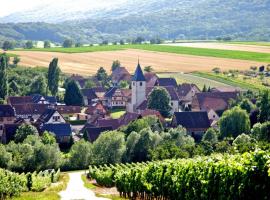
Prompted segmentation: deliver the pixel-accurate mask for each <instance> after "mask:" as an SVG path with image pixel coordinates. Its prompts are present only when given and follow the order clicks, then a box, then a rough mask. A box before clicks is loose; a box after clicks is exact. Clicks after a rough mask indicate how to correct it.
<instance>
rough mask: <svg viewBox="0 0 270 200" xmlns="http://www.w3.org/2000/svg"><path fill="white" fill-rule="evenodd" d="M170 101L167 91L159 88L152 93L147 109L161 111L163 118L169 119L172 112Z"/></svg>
mask: <svg viewBox="0 0 270 200" xmlns="http://www.w3.org/2000/svg"><path fill="white" fill-rule="evenodd" d="M170 101H171V99H170V95H169V94H168V92H167V90H166V89H165V88H162V87H157V88H154V89H153V91H152V92H151V93H150V95H149V98H148V105H147V107H148V108H149V109H153V110H157V111H159V112H160V114H161V115H162V116H163V117H168V116H170V111H171V106H170Z"/></svg>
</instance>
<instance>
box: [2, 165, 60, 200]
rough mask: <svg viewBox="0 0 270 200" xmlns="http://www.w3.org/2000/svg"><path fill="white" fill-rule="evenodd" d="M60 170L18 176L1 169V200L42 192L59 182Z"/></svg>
mask: <svg viewBox="0 0 270 200" xmlns="http://www.w3.org/2000/svg"><path fill="white" fill-rule="evenodd" d="M59 176H60V170H58V171H57V172H55V171H54V170H52V171H51V172H49V171H44V172H39V173H37V172H34V173H32V174H31V173H27V174H24V173H23V174H18V173H14V172H10V171H8V170H4V169H0V199H1V200H2V199H8V198H11V197H14V196H19V195H20V193H21V192H27V191H35V192H41V191H43V190H44V189H46V188H47V187H48V186H50V184H51V183H55V182H57V181H58V179H59Z"/></svg>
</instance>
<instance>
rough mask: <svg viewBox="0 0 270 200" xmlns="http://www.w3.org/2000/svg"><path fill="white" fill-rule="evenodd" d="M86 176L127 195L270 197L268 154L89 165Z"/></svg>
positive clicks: (129, 196) (165, 199)
mask: <svg viewBox="0 0 270 200" xmlns="http://www.w3.org/2000/svg"><path fill="white" fill-rule="evenodd" d="M89 177H90V178H92V179H95V180H96V181H97V183H98V184H99V185H101V186H105V187H113V186H116V188H117V190H118V191H119V193H120V195H121V196H122V197H125V198H129V199H158V200H159V199H160V200H161V199H162V200H167V199H168V200H169V199H187V200H190V199H207V200H208V199H270V192H269V191H270V154H269V152H265V151H256V152H254V153H245V154H243V155H220V154H217V155H212V156H209V157H197V158H194V159H179V160H166V161H156V162H146V163H131V164H117V165H105V166H90V168H89Z"/></svg>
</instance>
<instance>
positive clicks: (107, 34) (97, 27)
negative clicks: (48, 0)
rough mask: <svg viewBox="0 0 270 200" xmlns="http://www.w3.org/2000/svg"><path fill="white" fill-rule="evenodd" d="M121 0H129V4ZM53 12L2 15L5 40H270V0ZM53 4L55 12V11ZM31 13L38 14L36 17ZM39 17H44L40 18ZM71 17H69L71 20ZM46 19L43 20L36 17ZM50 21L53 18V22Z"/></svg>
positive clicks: (174, 1) (162, 0) (153, 0)
mask: <svg viewBox="0 0 270 200" xmlns="http://www.w3.org/2000/svg"><path fill="white" fill-rule="evenodd" d="M122 2H126V3H125V4H124V3H122ZM48 9H50V12H49V14H48V15H46V14H45V13H46V12H47V13H48V10H47V9H46V8H42V9H40V10H39V11H36V12H37V14H36V15H34V13H33V12H32V11H29V13H28V12H27V11H26V12H25V13H24V15H22V14H21V13H17V14H16V13H15V14H13V15H12V16H7V17H5V18H2V19H1V18H0V22H27V23H16V24H14V23H2V24H0V39H1V38H2V39H6V38H9V39H15V40H28V39H30V40H46V39H48V40H51V41H54V42H61V41H62V40H63V39H64V38H72V39H73V40H75V41H80V42H83V43H90V42H91V43H92V42H101V41H102V40H104V39H106V40H109V41H114V40H119V39H120V38H125V39H130V38H134V37H136V36H138V35H139V36H143V37H145V38H146V39H150V38H153V37H161V38H164V39H174V38H178V39H214V38H216V37H219V36H221V37H226V36H230V37H232V38H233V39H236V40H269V38H270V37H269V36H270V34H269V33H270V21H269V20H268V19H269V18H270V12H269V9H270V1H269V0H250V1H244V0H240V1H238V0H228V1H221V0H208V1H205V0H197V1H195V0H171V1H170V3H168V1H166V0H159V1H158V0H149V1H143V0H136V1H128V2H127V1H126V0H122V1H120V0H119V1H117V3H116V4H114V5H113V6H111V7H110V9H102V7H100V8H96V9H90V10H87V9H88V8H87V7H86V8H85V9H84V10H83V11H81V12H77V11H76V10H75V11H74V9H73V10H71V11H67V13H66V14H65V12H57V11H58V9H57V7H55V8H54V7H53V6H50V7H49V8H48ZM54 9H55V10H56V12H53V11H54ZM29 16H33V17H32V18H33V19H35V20H33V19H32V18H31V17H29ZM38 16H40V17H38ZM66 20H67V21H66ZM37 21H41V22H37ZM48 22H49V23H48Z"/></svg>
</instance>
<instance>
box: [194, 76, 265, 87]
mask: <svg viewBox="0 0 270 200" xmlns="http://www.w3.org/2000/svg"><path fill="white" fill-rule="evenodd" d="M192 74H193V75H195V76H198V77H203V78H207V79H211V80H215V81H218V82H221V83H225V84H228V85H231V86H234V87H240V88H243V89H247V90H248V89H249V90H254V91H258V90H261V89H266V87H265V86H263V85H260V84H251V83H249V82H247V81H243V80H239V79H237V78H232V77H227V76H224V75H222V74H213V73H206V72H194V73H192Z"/></svg>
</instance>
